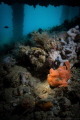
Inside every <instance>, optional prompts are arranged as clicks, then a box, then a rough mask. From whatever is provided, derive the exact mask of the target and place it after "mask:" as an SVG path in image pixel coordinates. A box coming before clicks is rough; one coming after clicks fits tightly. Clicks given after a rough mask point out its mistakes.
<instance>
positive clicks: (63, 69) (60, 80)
mask: <svg viewBox="0 0 80 120" xmlns="http://www.w3.org/2000/svg"><path fill="white" fill-rule="evenodd" d="M71 76H72V75H71V71H70V63H69V61H66V62H65V65H64V66H60V67H59V68H58V69H55V70H54V69H53V68H51V69H50V70H49V74H48V75H47V81H48V83H49V85H50V86H52V87H67V86H68V82H67V81H68V80H69V79H70V78H71Z"/></svg>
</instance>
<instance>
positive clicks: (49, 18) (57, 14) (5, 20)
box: [0, 3, 79, 45]
mask: <svg viewBox="0 0 80 120" xmlns="http://www.w3.org/2000/svg"><path fill="white" fill-rule="evenodd" d="M78 14H79V7H69V6H58V7H54V6H52V5H49V6H48V7H42V6H39V5H37V6H36V8H34V7H33V6H29V5H24V21H23V35H26V34H28V33H30V32H32V31H33V30H38V29H39V28H42V29H50V28H51V27H53V26H57V25H60V24H61V23H63V22H64V20H66V19H68V20H70V19H71V18H74V17H75V16H76V15H78ZM12 18H13V16H12V8H11V6H9V5H6V4H3V3H2V4H0V45H2V44H5V43H9V42H10V41H11V39H12V37H13V23H12ZM16 19H17V16H16ZM17 24H18V23H17ZM4 26H9V28H8V29H6V28H4ZM13 40H14V39H13Z"/></svg>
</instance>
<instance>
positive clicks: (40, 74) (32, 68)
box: [0, 22, 80, 120]
mask: <svg viewBox="0 0 80 120" xmlns="http://www.w3.org/2000/svg"><path fill="white" fill-rule="evenodd" d="M66 23H67V22H66ZM74 26H75V25H74ZM67 28H68V29H67V30H66V31H57V32H56V31H52V32H51V34H50V32H49V30H46V31H44V30H39V31H38V32H33V33H31V34H32V35H31V37H30V38H28V39H30V42H31V41H32V43H33V44H32V43H31V44H30V45H31V46H30V45H29V44H27V42H26V43H24V44H20V43H18V44H17V45H15V47H14V48H13V50H12V54H11V55H10V54H8V55H5V56H7V57H4V56H2V57H1V60H0V119H1V120H5V119H6V120H13V119H15V120H26V119H27V120H50V119H51V120H53V119H54V120H57V119H59V120H62V119H78V118H80V66H79V65H80V41H79V40H80V33H76V36H75V37H74V38H73V37H71V36H70V35H69V34H68V33H67V32H68V30H70V29H69V28H70V26H67ZM71 28H74V27H71ZM25 39H26V38H25ZM10 47H11V46H10ZM10 56H13V57H10ZM13 58H14V59H13ZM76 62H77V63H76ZM15 63H16V64H15ZM6 66H7V67H6ZM9 66H10V67H9ZM47 74H48V75H47ZM50 86H51V87H50Z"/></svg>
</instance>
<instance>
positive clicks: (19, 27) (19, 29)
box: [12, 3, 24, 41]
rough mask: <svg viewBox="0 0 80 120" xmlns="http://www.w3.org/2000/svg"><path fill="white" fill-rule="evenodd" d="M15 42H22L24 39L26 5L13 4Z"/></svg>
mask: <svg viewBox="0 0 80 120" xmlns="http://www.w3.org/2000/svg"><path fill="white" fill-rule="evenodd" d="M12 10H13V13H12V15H13V18H12V21H13V40H14V41H16V40H21V39H22V37H23V22H24V4H18V3H16V4H13V5H12Z"/></svg>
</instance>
